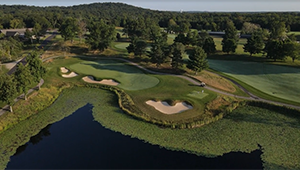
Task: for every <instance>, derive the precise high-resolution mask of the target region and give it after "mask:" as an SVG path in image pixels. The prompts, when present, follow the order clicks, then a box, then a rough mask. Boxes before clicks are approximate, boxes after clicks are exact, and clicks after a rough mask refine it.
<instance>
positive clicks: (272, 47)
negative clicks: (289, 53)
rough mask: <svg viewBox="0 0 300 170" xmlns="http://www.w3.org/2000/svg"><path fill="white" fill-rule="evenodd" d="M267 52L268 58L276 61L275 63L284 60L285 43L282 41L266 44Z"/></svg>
mask: <svg viewBox="0 0 300 170" xmlns="http://www.w3.org/2000/svg"><path fill="white" fill-rule="evenodd" d="M265 52H266V53H267V56H266V57H267V58H271V59H274V61H276V60H277V59H278V60H283V59H284V58H285V55H286V50H285V49H284V41H282V40H270V41H268V43H267V44H266V47H265Z"/></svg>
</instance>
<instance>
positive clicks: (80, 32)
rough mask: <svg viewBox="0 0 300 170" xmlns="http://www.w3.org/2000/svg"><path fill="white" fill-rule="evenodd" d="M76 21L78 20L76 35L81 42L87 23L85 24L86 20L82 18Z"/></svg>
mask: <svg viewBox="0 0 300 170" xmlns="http://www.w3.org/2000/svg"><path fill="white" fill-rule="evenodd" d="M77 22H78V23H77V24H78V32H77V35H78V37H79V39H80V43H81V41H82V39H83V37H84V35H85V33H86V27H87V25H86V22H85V21H84V20H83V19H79V20H78V21H77Z"/></svg>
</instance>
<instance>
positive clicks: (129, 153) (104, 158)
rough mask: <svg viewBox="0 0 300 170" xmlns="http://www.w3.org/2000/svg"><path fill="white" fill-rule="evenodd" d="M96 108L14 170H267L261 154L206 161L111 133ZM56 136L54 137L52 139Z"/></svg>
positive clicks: (23, 151) (52, 130)
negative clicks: (98, 119)
mask: <svg viewBox="0 0 300 170" xmlns="http://www.w3.org/2000/svg"><path fill="white" fill-rule="evenodd" d="M91 109H92V105H90V104H88V105H86V106H84V107H82V108H81V109H78V110H77V111H76V112H75V113H73V114H72V115H71V116H69V117H67V118H65V119H63V120H61V121H59V122H56V123H54V124H52V125H51V126H50V125H49V126H47V127H46V128H44V129H43V130H42V131H41V133H39V134H38V135H36V136H34V137H32V138H31V141H30V142H28V143H27V144H26V145H23V146H21V147H20V148H19V149H18V150H19V151H18V154H16V155H14V156H12V157H11V161H10V162H9V163H8V166H7V168H8V169H18V168H22V169H111V168H112V169H128V168H129V169H137V168H138V169H145V168H150V169H157V168H159V169H165V168H168V169H182V168H186V169H187V168H189V169H191V168H193V169H237V168H238V169H262V162H261V159H260V155H261V154H262V152H261V151H260V150H257V151H254V152H252V153H250V154H245V153H240V152H238V153H229V154H225V155H224V156H222V157H217V158H206V157H199V156H196V155H193V154H188V153H185V152H177V151H170V150H167V149H164V148H160V147H159V146H155V145H150V144H147V143H144V142H142V141H140V140H138V139H135V138H131V137H129V136H124V135H122V134H120V133H116V132H113V131H111V130H108V129H105V128H104V127H102V126H101V125H100V124H99V123H98V122H96V121H93V116H92V114H91V113H92V111H91ZM50 134H51V136H50Z"/></svg>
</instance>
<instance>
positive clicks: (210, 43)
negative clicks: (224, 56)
mask: <svg viewBox="0 0 300 170" xmlns="http://www.w3.org/2000/svg"><path fill="white" fill-rule="evenodd" d="M203 49H204V51H205V53H207V54H208V55H210V54H212V53H215V52H216V51H217V50H216V45H215V41H214V39H213V38H212V37H207V38H206V39H205V41H204V44H203Z"/></svg>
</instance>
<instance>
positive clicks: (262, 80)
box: [209, 60, 300, 102]
mask: <svg viewBox="0 0 300 170" xmlns="http://www.w3.org/2000/svg"><path fill="white" fill-rule="evenodd" d="M209 65H210V67H211V68H212V69H214V70H217V71H220V72H223V73H225V74H227V75H229V76H231V77H233V78H235V79H238V80H240V81H242V82H244V83H246V84H248V85H250V86H251V87H254V88H255V89H258V90H260V91H261V92H263V93H266V94H268V95H270V96H274V97H277V98H281V99H285V100H289V101H295V102H297V101H299V99H300V86H299V84H300V79H299V77H300V69H299V68H292V67H286V66H277V65H270V64H266V63H258V62H245V61H226V60H209Z"/></svg>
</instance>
